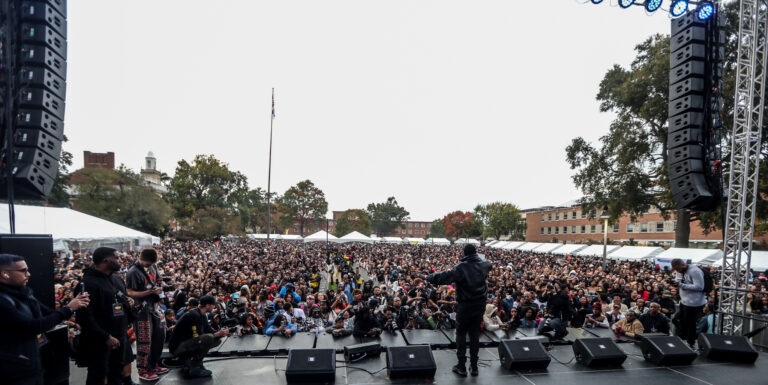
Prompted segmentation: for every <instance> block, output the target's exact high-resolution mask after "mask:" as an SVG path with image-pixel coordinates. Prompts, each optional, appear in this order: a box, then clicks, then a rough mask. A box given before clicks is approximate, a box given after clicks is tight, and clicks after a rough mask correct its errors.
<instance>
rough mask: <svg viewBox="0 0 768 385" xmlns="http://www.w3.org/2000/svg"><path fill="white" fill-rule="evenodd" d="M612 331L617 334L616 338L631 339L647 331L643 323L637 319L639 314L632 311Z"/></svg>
mask: <svg viewBox="0 0 768 385" xmlns="http://www.w3.org/2000/svg"><path fill="white" fill-rule="evenodd" d="M611 329H613V331H615V332H616V336H617V337H618V336H620V335H624V336H627V337H629V338H635V336H636V335H638V334H641V333H643V332H644V331H645V328H644V327H643V324H642V322H640V320H639V319H637V314H635V312H634V311H632V310H630V311H628V312H627V315H626V317H624V318H622V319H620V320H618V321H617V322H616V323H615V324H613V326H611Z"/></svg>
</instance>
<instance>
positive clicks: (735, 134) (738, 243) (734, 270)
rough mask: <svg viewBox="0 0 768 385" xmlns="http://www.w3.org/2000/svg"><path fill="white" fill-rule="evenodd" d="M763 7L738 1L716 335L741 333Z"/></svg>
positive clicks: (767, 22)
mask: <svg viewBox="0 0 768 385" xmlns="http://www.w3.org/2000/svg"><path fill="white" fill-rule="evenodd" d="M767 15H768V7H767V6H766V4H765V3H764V2H763V1H762V0H740V10H739V35H738V43H739V48H738V55H737V57H736V60H737V73H736V85H735V88H736V90H735V98H734V112H733V131H732V133H731V157H730V172H729V176H730V177H729V180H728V190H727V191H728V193H727V199H728V208H727V212H726V216H725V227H724V231H723V238H724V240H723V266H722V277H721V281H720V309H719V312H720V314H721V321H720V326H721V329H720V331H721V332H722V333H723V334H732V335H735V334H742V330H743V328H742V325H743V322H742V321H743V318H741V317H739V316H744V315H746V296H747V293H746V291H745V290H744V289H747V285H748V283H749V268H750V261H751V257H752V239H753V235H754V227H755V226H754V225H755V204H756V202H757V199H756V195H757V183H758V169H759V164H760V140H761V138H760V136H761V130H762V126H763V103H764V101H765V99H764V97H765V94H764V92H765V81H766V77H765V70H766V33H767V32H766V31H768V17H767Z"/></svg>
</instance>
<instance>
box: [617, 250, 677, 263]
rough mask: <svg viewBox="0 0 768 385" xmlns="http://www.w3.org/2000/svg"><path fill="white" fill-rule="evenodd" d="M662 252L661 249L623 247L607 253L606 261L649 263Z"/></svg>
mask: <svg viewBox="0 0 768 385" xmlns="http://www.w3.org/2000/svg"><path fill="white" fill-rule="evenodd" d="M662 252H664V249H663V248H661V247H647V246H624V247H622V248H619V249H616V250H614V251H612V252H610V253H608V259H611V260H614V261H630V262H632V261H650V260H652V259H653V257H655V256H657V255H659V254H661V253H662Z"/></svg>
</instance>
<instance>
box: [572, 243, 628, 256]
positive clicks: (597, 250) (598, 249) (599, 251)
mask: <svg viewBox="0 0 768 385" xmlns="http://www.w3.org/2000/svg"><path fill="white" fill-rule="evenodd" d="M620 247H621V246H619V245H608V247H607V248H606V249H607V252H608V254H609V255H610V254H611V252H613V251H616V249H618V248H620ZM575 254H576V255H577V256H579V257H594V256H597V255H603V245H592V246H587V247H585V248H583V249H582V250H579V251H577V252H576V253H575Z"/></svg>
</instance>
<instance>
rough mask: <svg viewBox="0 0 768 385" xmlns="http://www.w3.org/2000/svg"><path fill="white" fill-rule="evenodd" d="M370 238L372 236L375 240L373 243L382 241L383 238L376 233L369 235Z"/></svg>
mask: <svg viewBox="0 0 768 385" xmlns="http://www.w3.org/2000/svg"><path fill="white" fill-rule="evenodd" d="M368 238H370V239H371V240H372V241H373V243H376V242H381V238H379V237H377V236H376V235H373V234H371V236H370V237H368Z"/></svg>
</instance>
